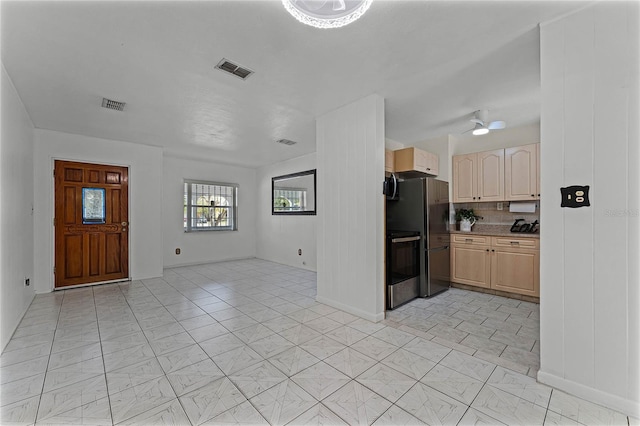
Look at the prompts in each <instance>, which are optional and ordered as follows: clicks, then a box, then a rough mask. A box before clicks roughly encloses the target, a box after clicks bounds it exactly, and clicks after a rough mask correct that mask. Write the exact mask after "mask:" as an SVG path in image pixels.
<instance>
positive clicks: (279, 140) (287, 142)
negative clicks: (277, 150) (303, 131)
mask: <svg viewBox="0 0 640 426" xmlns="http://www.w3.org/2000/svg"><path fill="white" fill-rule="evenodd" d="M276 142H278V143H281V144H283V145H295V144H296V143H297V142H295V141H290V140H289V139H278V140H277V141H276Z"/></svg>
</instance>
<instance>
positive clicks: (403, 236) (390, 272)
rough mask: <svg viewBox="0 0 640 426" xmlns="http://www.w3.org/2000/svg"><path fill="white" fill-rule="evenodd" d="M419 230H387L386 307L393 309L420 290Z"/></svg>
mask: <svg viewBox="0 0 640 426" xmlns="http://www.w3.org/2000/svg"><path fill="white" fill-rule="evenodd" d="M420 239H421V236H420V232H415V231H388V232H387V271H386V272H387V275H386V277H387V308H388V309H394V308H397V307H398V306H400V305H402V304H403V303H406V302H408V301H410V300H413V299H415V298H416V297H418V294H419V292H420V263H421V262H420V257H421V256H420V253H421V251H420Z"/></svg>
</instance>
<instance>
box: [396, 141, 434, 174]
mask: <svg viewBox="0 0 640 426" xmlns="http://www.w3.org/2000/svg"><path fill="white" fill-rule="evenodd" d="M393 155H394V169H395V172H396V173H403V172H418V173H425V174H428V175H432V176H437V175H438V165H439V164H438V156H437V155H435V154H432V153H430V152H427V151H423V150H421V149H418V148H414V147H409V148H403V149H398V150H395V151H393Z"/></svg>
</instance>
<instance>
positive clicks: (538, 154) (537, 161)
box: [536, 143, 540, 199]
mask: <svg viewBox="0 0 640 426" xmlns="http://www.w3.org/2000/svg"><path fill="white" fill-rule="evenodd" d="M536 166H537V167H536V178H537V180H538V181H537V183H536V188H537V189H538V192H537V193H536V194H537V195H538V196H537V197H536V198H537V199H540V144H539V143H537V144H536Z"/></svg>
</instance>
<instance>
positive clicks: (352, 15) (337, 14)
mask: <svg viewBox="0 0 640 426" xmlns="http://www.w3.org/2000/svg"><path fill="white" fill-rule="evenodd" d="M371 2H372V0H282V4H283V5H284V8H285V9H286V10H287V12H289V13H290V14H291V15H292V16H293V17H294V18H296V19H297V20H298V21H300V22H302V23H303V24H306V25H311V26H312V27H316V28H339V27H344V26H345V25H349V24H350V23H352V22H353V21H355V20H356V19H358V18H360V17H361V16H362V15H364V13H365V12H366V11H367V9H369V6H371Z"/></svg>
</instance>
